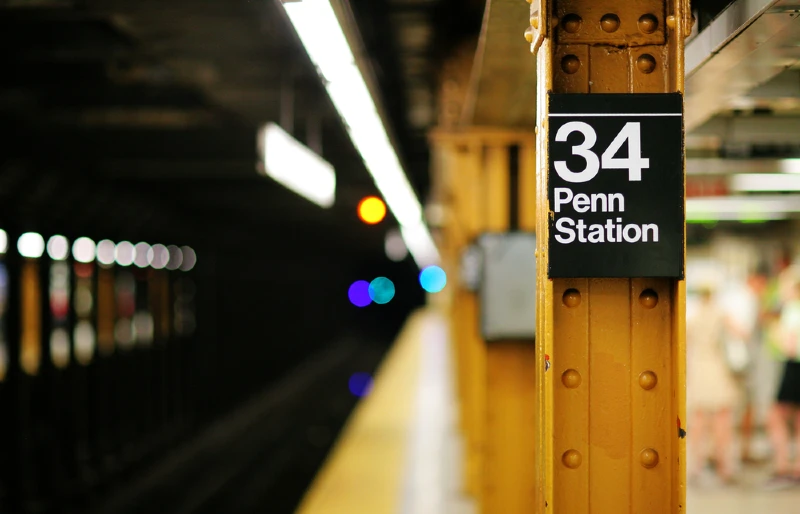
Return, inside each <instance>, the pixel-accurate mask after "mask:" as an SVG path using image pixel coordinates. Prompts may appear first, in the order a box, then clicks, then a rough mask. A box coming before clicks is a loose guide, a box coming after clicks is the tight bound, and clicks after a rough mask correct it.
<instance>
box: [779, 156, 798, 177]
mask: <svg viewBox="0 0 800 514" xmlns="http://www.w3.org/2000/svg"><path fill="white" fill-rule="evenodd" d="M780 167H781V171H782V172H784V173H800V159H796V158H795V159H781V160H780Z"/></svg>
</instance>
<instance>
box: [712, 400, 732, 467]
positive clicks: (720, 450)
mask: <svg viewBox="0 0 800 514" xmlns="http://www.w3.org/2000/svg"><path fill="white" fill-rule="evenodd" d="M732 445H733V410H732V409H730V408H726V409H721V410H719V411H717V412H715V413H714V451H715V456H716V460H717V475H719V477H720V478H722V479H723V480H728V479H730V478H731V476H732V475H733V463H732V462H731V457H732V454H731V446H732Z"/></svg>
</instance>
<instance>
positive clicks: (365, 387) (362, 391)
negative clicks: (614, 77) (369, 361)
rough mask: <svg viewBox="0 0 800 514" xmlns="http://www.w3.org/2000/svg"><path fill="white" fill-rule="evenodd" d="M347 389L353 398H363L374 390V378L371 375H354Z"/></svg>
mask: <svg viewBox="0 0 800 514" xmlns="http://www.w3.org/2000/svg"><path fill="white" fill-rule="evenodd" d="M347 387H348V388H349V389H350V392H351V393H352V394H353V396H358V397H359V398H362V397H364V396H367V395H368V394H369V392H370V391H371V390H372V377H371V376H370V375H369V373H353V375H352V376H351V377H350V380H349V381H348V383H347Z"/></svg>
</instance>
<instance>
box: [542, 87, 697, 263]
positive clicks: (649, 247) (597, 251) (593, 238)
mask: <svg viewBox="0 0 800 514" xmlns="http://www.w3.org/2000/svg"><path fill="white" fill-rule="evenodd" d="M549 101H550V118H549V123H550V128H549V138H550V140H549V142H548V144H549V155H550V162H549V166H550V169H549V171H548V184H549V191H548V200H549V203H550V254H549V256H550V259H549V269H548V275H549V277H550V278H567V277H676V278H683V238H684V226H685V221H684V219H685V218H684V216H685V215H684V198H683V190H684V188H683V99H682V97H681V95H680V94H678V93H675V94H551V95H550V98H549Z"/></svg>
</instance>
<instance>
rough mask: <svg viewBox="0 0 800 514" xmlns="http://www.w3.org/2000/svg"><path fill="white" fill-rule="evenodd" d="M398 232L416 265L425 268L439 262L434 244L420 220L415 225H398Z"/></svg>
mask: <svg viewBox="0 0 800 514" xmlns="http://www.w3.org/2000/svg"><path fill="white" fill-rule="evenodd" d="M400 233H402V234H403V241H405V242H406V247H408V251H409V253H411V256H412V257H413V258H414V262H416V263H417V266H419V267H420V268H425V267H427V266H431V265H433V264H437V263H438V262H439V252H438V251H437V250H436V244H435V243H434V242H433V238H431V234H430V232H428V228H427V227H426V226H425V224H424V223H423V222H422V220H420V221H419V222H418V223H417V224H415V225H400Z"/></svg>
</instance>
